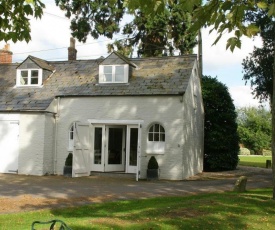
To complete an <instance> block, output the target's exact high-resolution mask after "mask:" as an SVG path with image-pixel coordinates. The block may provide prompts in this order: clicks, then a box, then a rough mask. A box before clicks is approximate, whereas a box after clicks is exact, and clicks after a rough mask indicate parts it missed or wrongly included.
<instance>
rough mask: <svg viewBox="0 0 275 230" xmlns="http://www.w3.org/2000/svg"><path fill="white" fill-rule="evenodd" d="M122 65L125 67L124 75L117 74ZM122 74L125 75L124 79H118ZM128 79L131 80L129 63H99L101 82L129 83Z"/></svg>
mask: <svg viewBox="0 0 275 230" xmlns="http://www.w3.org/2000/svg"><path fill="white" fill-rule="evenodd" d="M121 67H123V75H119V74H117V70H118V68H121ZM108 75H109V76H108ZM121 76H123V80H122V81H120V80H118V79H117V78H119V77H121ZM107 78H109V79H110V80H108V79H107ZM128 80H129V64H115V65H99V84H110V83H111V84H119V83H128Z"/></svg>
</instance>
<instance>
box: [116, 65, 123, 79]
mask: <svg viewBox="0 0 275 230" xmlns="http://www.w3.org/2000/svg"><path fill="white" fill-rule="evenodd" d="M115 81H116V82H123V81H124V66H116V67H115Z"/></svg>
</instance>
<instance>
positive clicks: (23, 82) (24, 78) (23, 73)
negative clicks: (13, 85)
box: [20, 70, 28, 85]
mask: <svg viewBox="0 0 275 230" xmlns="http://www.w3.org/2000/svg"><path fill="white" fill-rule="evenodd" d="M26 84H28V71H27V70H23V71H21V76H20V85H26Z"/></svg>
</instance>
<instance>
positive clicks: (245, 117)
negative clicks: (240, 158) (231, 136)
mask: <svg viewBox="0 0 275 230" xmlns="http://www.w3.org/2000/svg"><path fill="white" fill-rule="evenodd" d="M237 113H238V118H237V123H238V134H239V137H240V143H242V144H243V145H244V146H245V147H246V148H248V149H250V150H253V151H254V152H255V153H256V154H261V153H262V150H263V149H268V150H270V149H271V130H272V128H271V114H270V112H269V111H267V110H266V109H264V108H255V107H244V108H240V109H238V110H237Z"/></svg>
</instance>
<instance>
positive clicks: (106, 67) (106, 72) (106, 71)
mask: <svg viewBox="0 0 275 230" xmlns="http://www.w3.org/2000/svg"><path fill="white" fill-rule="evenodd" d="M103 71H104V74H109V73H110V74H112V66H104V69H103Z"/></svg>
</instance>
